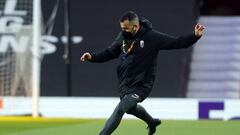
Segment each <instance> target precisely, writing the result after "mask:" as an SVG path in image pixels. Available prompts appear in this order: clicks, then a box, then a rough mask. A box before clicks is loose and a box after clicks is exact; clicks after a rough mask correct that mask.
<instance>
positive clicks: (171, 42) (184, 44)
mask: <svg viewBox="0 0 240 135" xmlns="http://www.w3.org/2000/svg"><path fill="white" fill-rule="evenodd" d="M158 34H159V35H158V45H157V48H158V50H171V49H181V48H188V47H190V46H192V45H193V44H194V43H196V42H197V41H198V40H199V39H200V38H201V37H198V36H195V34H194V33H191V34H188V35H185V36H179V37H173V36H170V35H167V34H163V33H158Z"/></svg>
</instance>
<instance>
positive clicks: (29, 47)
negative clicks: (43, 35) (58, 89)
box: [0, 0, 40, 115]
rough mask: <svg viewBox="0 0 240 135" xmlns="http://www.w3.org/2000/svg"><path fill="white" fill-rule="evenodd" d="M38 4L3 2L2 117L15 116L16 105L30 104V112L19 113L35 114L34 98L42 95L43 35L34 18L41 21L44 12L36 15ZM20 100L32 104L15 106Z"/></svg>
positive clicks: (0, 53) (0, 42) (0, 54)
mask: <svg viewBox="0 0 240 135" xmlns="http://www.w3.org/2000/svg"><path fill="white" fill-rule="evenodd" d="M35 2H39V3H40V0H0V98H2V99H0V100H1V102H3V103H1V104H2V110H0V115H1V114H6V115H8V114H9V115H12V114H15V112H14V110H16V107H15V106H17V107H19V106H21V105H24V104H28V105H29V107H27V110H22V111H19V112H17V110H16V114H17V115H21V113H29V111H30V112H32V105H33V104H31V103H32V100H30V99H32V96H33V95H35V96H38V87H39V79H38V78H37V79H36V77H38V75H39V74H40V73H39V71H40V70H39V65H38V64H39V57H38V56H39V48H40V47H39V41H40V40H39V38H40V36H39V35H40V32H39V30H38V31H37V32H36V30H35V28H36V25H39V24H36V23H35V21H34V16H36V15H38V18H40V13H37V14H34V12H35V11H37V10H34V8H36V6H34V4H36V3H35ZM38 6H39V7H40V4H39V5H38ZM38 9H40V8H38ZM38 21H39V20H38ZM38 27H40V25H39V26H38ZM36 34H38V36H37V37H36ZM34 40H35V41H34ZM34 64H35V65H34ZM36 64H37V65H36ZM36 81H38V82H36ZM36 89H37V91H36ZM34 91H35V92H37V93H36V94H34ZM18 98H19V99H20V98H21V101H22V99H26V101H28V102H26V103H25V102H21V103H20V102H19V103H14V102H18V100H17V99H18ZM35 101H36V102H35V103H34V104H37V100H35ZM29 102H31V103H30V104H29ZM14 105H15V106H14ZM14 108H15V109H14ZM23 108H24V107H23ZM25 108H26V107H25ZM19 113H20V114H19Z"/></svg>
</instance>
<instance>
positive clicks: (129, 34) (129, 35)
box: [122, 31, 134, 39]
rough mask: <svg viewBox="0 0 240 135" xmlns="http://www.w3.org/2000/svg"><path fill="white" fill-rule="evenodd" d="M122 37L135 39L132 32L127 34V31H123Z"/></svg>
mask: <svg viewBox="0 0 240 135" xmlns="http://www.w3.org/2000/svg"><path fill="white" fill-rule="evenodd" d="M122 36H123V37H124V38H125V39H133V38H134V36H133V34H132V33H131V32H127V31H122Z"/></svg>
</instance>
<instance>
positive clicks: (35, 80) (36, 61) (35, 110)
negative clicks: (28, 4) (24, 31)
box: [32, 0, 41, 117]
mask: <svg viewBox="0 0 240 135" xmlns="http://www.w3.org/2000/svg"><path fill="white" fill-rule="evenodd" d="M33 1H34V2H33V57H32V60H33V73H32V84H33V88H32V99H33V102H32V116H33V117H38V116H39V93H40V83H39V82H40V59H41V58H40V57H41V56H40V43H41V40H40V38H41V29H40V28H41V27H40V26H41V23H40V22H41V19H40V18H41V17H40V16H41V9H40V5H41V2H40V0H33Z"/></svg>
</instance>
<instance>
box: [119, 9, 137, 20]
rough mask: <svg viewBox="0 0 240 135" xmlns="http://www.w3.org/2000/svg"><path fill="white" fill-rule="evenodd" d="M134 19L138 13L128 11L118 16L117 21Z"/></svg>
mask: <svg viewBox="0 0 240 135" xmlns="http://www.w3.org/2000/svg"><path fill="white" fill-rule="evenodd" d="M136 19H138V15H137V14H136V13H134V12H133V11H128V12H126V13H124V14H123V15H122V16H121V17H120V18H119V22H124V21H125V20H128V21H133V20H136Z"/></svg>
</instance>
